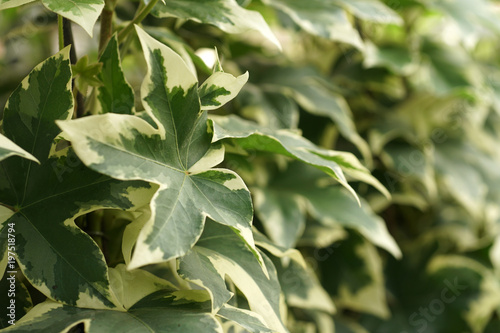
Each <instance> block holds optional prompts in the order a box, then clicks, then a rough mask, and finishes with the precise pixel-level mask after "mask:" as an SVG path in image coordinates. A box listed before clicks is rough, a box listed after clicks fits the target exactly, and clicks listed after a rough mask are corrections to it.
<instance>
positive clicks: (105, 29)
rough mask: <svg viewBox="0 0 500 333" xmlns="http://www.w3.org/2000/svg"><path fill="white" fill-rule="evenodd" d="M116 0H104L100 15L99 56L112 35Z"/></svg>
mask: <svg viewBox="0 0 500 333" xmlns="http://www.w3.org/2000/svg"><path fill="white" fill-rule="evenodd" d="M115 7H116V0H106V2H105V5H104V9H103V11H102V14H101V33H100V36H99V54H100V53H101V52H102V50H103V49H104V47H105V46H106V44H107V43H108V41H109V39H110V38H111V35H112V34H113V14H114V12H115Z"/></svg>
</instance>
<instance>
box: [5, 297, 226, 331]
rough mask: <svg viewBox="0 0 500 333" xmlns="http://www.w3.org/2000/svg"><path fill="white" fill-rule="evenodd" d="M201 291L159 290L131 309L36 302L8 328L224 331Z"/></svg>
mask: <svg viewBox="0 0 500 333" xmlns="http://www.w3.org/2000/svg"><path fill="white" fill-rule="evenodd" d="M198 294H199V291H192V290H188V291H184V292H173V293H168V292H159V293H155V294H152V295H149V296H146V297H145V298H143V299H142V300H141V301H139V302H138V303H136V304H135V305H134V306H133V307H132V308H131V309H129V310H128V311H126V312H124V311H113V310H95V309H85V308H75V307H71V306H67V305H62V304H60V303H56V302H53V301H45V302H43V303H41V304H38V305H37V306H35V307H34V308H33V309H32V310H31V311H30V312H29V313H28V314H27V315H26V316H25V317H23V318H22V319H21V320H20V321H19V322H17V323H16V325H15V326H10V327H9V328H7V329H6V330H5V332H19V333H23V332H30V333H45V332H67V331H68V330H69V329H70V328H72V327H74V326H76V325H77V324H79V323H83V324H84V326H85V332H88V333H101V332H113V331H117V332H157V333H167V332H168V333H185V332H206V333H222V327H221V326H220V323H219V322H218V321H217V319H216V318H215V316H214V315H212V314H210V313H207V310H210V307H209V305H208V303H207V302H203V301H196V300H195V299H196V298H197V295H198Z"/></svg>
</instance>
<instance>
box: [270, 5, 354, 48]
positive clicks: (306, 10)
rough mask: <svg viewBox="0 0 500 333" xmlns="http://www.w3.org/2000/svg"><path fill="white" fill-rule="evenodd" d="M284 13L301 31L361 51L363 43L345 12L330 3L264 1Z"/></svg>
mask: <svg viewBox="0 0 500 333" xmlns="http://www.w3.org/2000/svg"><path fill="white" fill-rule="evenodd" d="M264 3H266V4H268V5H270V6H273V7H275V8H276V9H278V10H279V11H281V12H283V13H285V14H286V15H287V16H288V17H290V18H291V19H292V20H293V21H294V22H295V23H297V25H299V26H300V27H301V28H302V29H304V30H305V31H307V32H309V33H310V34H314V35H317V36H321V37H323V38H327V39H331V40H335V41H339V42H343V43H348V44H351V45H353V46H355V47H357V48H358V49H360V50H361V49H363V41H362V40H361V37H360V36H359V33H358V31H357V30H356V29H354V28H353V26H352V24H351V22H349V19H348V18H347V15H346V13H345V11H344V10H343V9H342V8H341V7H340V6H339V5H338V4H335V3H333V2H331V1H323V0H309V1H307V2H304V1H303V0H264Z"/></svg>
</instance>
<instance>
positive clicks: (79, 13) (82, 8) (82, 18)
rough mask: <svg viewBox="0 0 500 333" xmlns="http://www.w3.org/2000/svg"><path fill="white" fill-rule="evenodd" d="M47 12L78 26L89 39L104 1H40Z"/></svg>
mask: <svg viewBox="0 0 500 333" xmlns="http://www.w3.org/2000/svg"><path fill="white" fill-rule="evenodd" d="M41 1H42V3H43V5H44V6H45V7H47V9H48V10H50V11H53V12H54V13H56V14H59V15H61V16H64V17H65V18H67V19H69V20H71V21H73V22H75V23H77V24H78V25H80V26H81V27H82V28H83V30H85V31H86V32H87V33H88V34H89V35H90V36H91V37H92V35H93V29H94V24H95V22H96V21H97V18H98V17H99V15H101V11H102V9H103V8H104V0H71V1H67V0H41Z"/></svg>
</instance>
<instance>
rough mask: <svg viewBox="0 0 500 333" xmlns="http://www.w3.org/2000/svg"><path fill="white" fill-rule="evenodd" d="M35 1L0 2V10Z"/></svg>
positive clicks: (5, 0) (7, 0) (1, 0)
mask: <svg viewBox="0 0 500 333" xmlns="http://www.w3.org/2000/svg"><path fill="white" fill-rule="evenodd" d="M33 1H35V0H0V10H2V9H7V8H13V7H18V6H22V5H24V4H27V3H30V2H33Z"/></svg>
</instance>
